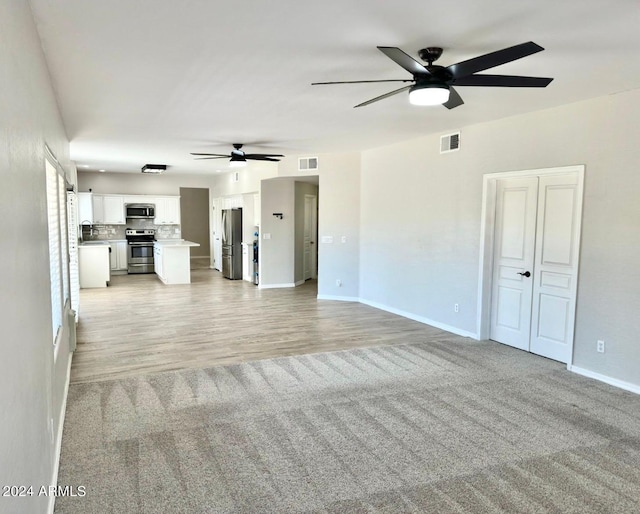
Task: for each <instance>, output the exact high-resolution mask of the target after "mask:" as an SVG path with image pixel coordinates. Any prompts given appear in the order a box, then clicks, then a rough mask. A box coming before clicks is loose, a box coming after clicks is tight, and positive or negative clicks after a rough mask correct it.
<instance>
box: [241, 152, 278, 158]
mask: <svg viewBox="0 0 640 514" xmlns="http://www.w3.org/2000/svg"><path fill="white" fill-rule="evenodd" d="M244 157H245V159H257V158H259V157H284V155H282V154H279V153H246V154H244Z"/></svg>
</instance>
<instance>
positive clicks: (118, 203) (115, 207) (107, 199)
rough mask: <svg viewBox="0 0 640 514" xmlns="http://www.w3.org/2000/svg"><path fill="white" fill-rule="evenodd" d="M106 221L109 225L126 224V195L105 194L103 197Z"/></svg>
mask: <svg viewBox="0 0 640 514" xmlns="http://www.w3.org/2000/svg"><path fill="white" fill-rule="evenodd" d="M103 208H104V222H105V223H106V224H107V225H124V224H125V217H124V197H122V196H116V195H105V196H104V199H103Z"/></svg>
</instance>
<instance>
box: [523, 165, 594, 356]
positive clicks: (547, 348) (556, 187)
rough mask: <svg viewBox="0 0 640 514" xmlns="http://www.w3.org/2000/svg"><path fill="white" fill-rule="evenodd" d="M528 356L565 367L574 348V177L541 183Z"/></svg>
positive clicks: (578, 204)
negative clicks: (533, 354) (534, 325)
mask: <svg viewBox="0 0 640 514" xmlns="http://www.w3.org/2000/svg"><path fill="white" fill-rule="evenodd" d="M539 189H540V192H539V198H538V229H537V235H536V256H535V264H534V267H535V281H534V284H535V285H534V291H533V308H532V318H533V319H534V320H537V322H536V327H535V330H532V333H531V345H530V351H532V352H533V353H536V354H538V355H543V356H545V357H549V358H551V359H554V360H558V361H560V362H568V361H569V358H570V357H571V350H572V345H573V331H574V330H573V329H574V323H575V299H576V293H577V281H578V257H579V244H580V216H581V212H582V195H581V192H580V191H579V183H578V176H577V175H576V174H572V175H555V176H544V177H540V188H539Z"/></svg>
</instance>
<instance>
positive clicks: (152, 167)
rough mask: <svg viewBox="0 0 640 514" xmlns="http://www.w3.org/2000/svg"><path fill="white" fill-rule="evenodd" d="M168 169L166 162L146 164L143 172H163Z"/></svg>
mask: <svg viewBox="0 0 640 514" xmlns="http://www.w3.org/2000/svg"><path fill="white" fill-rule="evenodd" d="M166 170H167V165H166V164H145V165H144V166H143V167H142V173H162V172H163V171H166Z"/></svg>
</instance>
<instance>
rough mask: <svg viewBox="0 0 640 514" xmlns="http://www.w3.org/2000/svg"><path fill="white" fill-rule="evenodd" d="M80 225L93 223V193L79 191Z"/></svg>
mask: <svg viewBox="0 0 640 514" xmlns="http://www.w3.org/2000/svg"><path fill="white" fill-rule="evenodd" d="M77 196H78V225H93V193H78V195H77Z"/></svg>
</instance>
